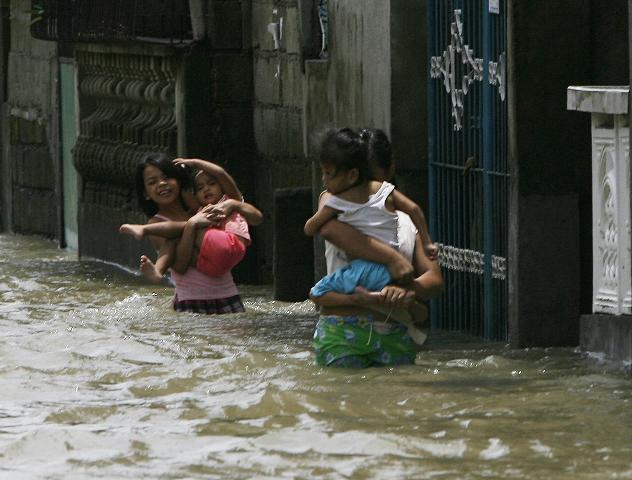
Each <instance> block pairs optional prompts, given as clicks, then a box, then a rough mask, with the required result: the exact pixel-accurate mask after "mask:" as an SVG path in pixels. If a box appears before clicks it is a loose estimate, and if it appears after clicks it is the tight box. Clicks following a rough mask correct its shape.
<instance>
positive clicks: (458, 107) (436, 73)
mask: <svg viewBox="0 0 632 480" xmlns="http://www.w3.org/2000/svg"><path fill="white" fill-rule="evenodd" d="M457 53H460V54H461V62H462V63H463V64H464V65H467V66H468V68H469V71H468V72H467V73H466V74H465V75H463V78H462V80H461V88H457V87H456V65H457V64H456V58H455V57H456V54H457ZM473 53H474V51H473V50H472V49H471V48H470V47H469V45H467V44H465V43H464V40H463V22H462V21H461V10H460V9H456V10H454V22H452V23H451V24H450V45H448V46H447V48H446V50H444V51H443V55H441V56H433V57H431V58H430V78H440V77H441V76H443V85H444V86H445V91H446V93H449V94H450V98H451V100H452V117H453V118H454V130H457V131H458V130H461V129H462V128H463V125H462V124H461V119H462V118H463V97H464V96H465V95H467V92H468V91H469V86H470V85H471V84H472V83H474V82H475V81H477V82H480V81H482V79H483V59H482V58H475V57H474V55H473Z"/></svg>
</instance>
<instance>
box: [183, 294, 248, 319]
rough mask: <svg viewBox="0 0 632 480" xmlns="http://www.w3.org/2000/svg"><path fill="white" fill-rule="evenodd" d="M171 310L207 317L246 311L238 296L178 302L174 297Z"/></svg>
mask: <svg viewBox="0 0 632 480" xmlns="http://www.w3.org/2000/svg"><path fill="white" fill-rule="evenodd" d="M173 309H174V310H175V311H176V312H192V313H205V314H207V315H212V314H222V313H240V312H245V311H246V309H245V308H244V304H243V302H242V301H241V296H239V295H234V296H232V297H228V298H218V299H216V300H178V297H177V296H176V297H175V298H174V299H173Z"/></svg>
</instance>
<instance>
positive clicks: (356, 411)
mask: <svg viewBox="0 0 632 480" xmlns="http://www.w3.org/2000/svg"><path fill="white" fill-rule="evenodd" d="M242 293H243V297H244V300H245V304H246V308H247V310H248V311H247V313H245V314H235V315H226V316H202V315H195V314H182V313H176V312H173V311H172V310H171V309H170V304H169V300H170V297H171V294H172V292H171V289H170V288H168V287H155V286H151V285H148V284H146V283H145V282H143V281H142V279H141V278H139V277H136V276H134V275H131V274H129V273H127V272H125V271H123V270H121V269H118V268H116V267H113V266H110V265H107V264H103V263H98V262H87V261H82V262H79V261H78V260H77V258H76V255H74V254H73V253H71V252H70V253H69V252H64V251H62V250H59V249H57V248H56V247H55V245H54V244H52V243H50V242H47V241H44V240H39V239H33V238H28V237H16V236H10V235H0V299H1V300H0V332H1V336H0V478H7V479H22V478H24V479H26V478H29V479H31V478H47V479H48V478H50V479H69V478H72V479H77V478H107V479H111V478H133V479H138V478H152V479H154V478H161V479H171V478H174V479H175V478H187V479H188V478H210V479H214V478H221V479H244V478H257V479H268V478H269V479H277V478H305V479H307V478H310V479H312V478H315V479H321V478H322V479H344V478H351V479H364V478H367V479H368V478H375V479H408V478H411V479H412V478H415V479H419V478H430V479H435V478H436V479H479V478H503V479H504V478H517V479H538V480H542V479H553V478H555V479H558V478H560V479H565V478H568V479H605V478H616V479H619V478H632V378H631V377H630V375H629V370H626V366H622V365H611V364H607V363H604V362H603V361H602V360H600V359H599V357H598V356H595V355H588V354H586V353H582V352H578V351H576V350H574V349H525V350H511V349H509V348H508V347H506V346H505V345H502V344H498V343H484V342H481V341H472V340H471V339H468V338H465V337H459V336H457V335H454V334H450V335H448V334H445V333H438V332H435V333H433V334H431V340H430V341H429V344H428V346H427V347H426V349H425V350H424V351H423V352H421V353H420V354H419V356H418V358H417V364H416V365H412V366H406V367H398V368H383V369H368V370H337V369H325V368H321V367H318V366H317V365H316V364H315V363H314V360H313V357H312V350H311V345H310V340H311V335H312V331H313V327H314V324H315V321H316V311H315V310H314V308H313V307H312V306H311V304H310V303H309V302H305V303H295V304H292V303H282V302H275V301H273V300H272V299H271V296H270V289H269V288H262V287H242Z"/></svg>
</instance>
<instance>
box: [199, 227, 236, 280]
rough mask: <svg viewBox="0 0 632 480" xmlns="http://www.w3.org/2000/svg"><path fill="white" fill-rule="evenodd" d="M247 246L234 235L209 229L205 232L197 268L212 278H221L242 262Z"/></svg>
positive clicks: (216, 229)
mask: <svg viewBox="0 0 632 480" xmlns="http://www.w3.org/2000/svg"><path fill="white" fill-rule="evenodd" d="M245 254H246V246H245V245H244V244H243V243H242V242H241V240H239V237H238V236H237V235H235V234H234V233H231V232H227V231H225V230H220V229H218V228H208V229H206V232H204V238H203V240H202V245H201V246H200V252H199V253H198V258H197V264H196V268H197V269H198V270H199V271H200V272H202V273H205V274H206V275H210V276H211V277H220V276H222V275H225V274H226V273H227V272H229V271H230V270H232V269H233V267H234V266H235V265H237V264H238V263H239V262H241V261H242V260H243V258H244V255H245Z"/></svg>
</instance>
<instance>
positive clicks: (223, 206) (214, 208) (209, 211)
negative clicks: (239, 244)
mask: <svg viewBox="0 0 632 480" xmlns="http://www.w3.org/2000/svg"><path fill="white" fill-rule="evenodd" d="M234 204H235V200H226V201H224V202H220V203H216V204H209V205H206V206H204V207H202V209H201V210H200V211H201V212H204V213H205V214H206V218H208V219H209V220H212V221H216V222H217V223H219V222H221V221H222V220H224V219H225V218H226V217H227V216H229V215H230V214H231V213H232V212H233V210H234V209H235V205H234Z"/></svg>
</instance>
